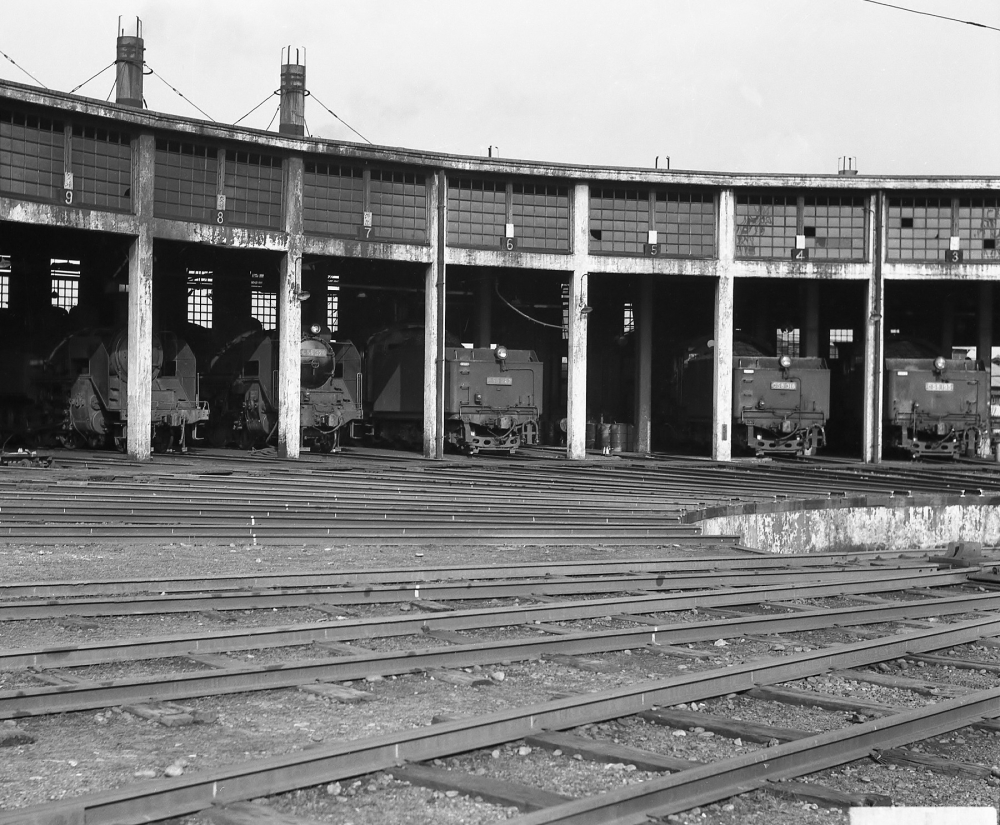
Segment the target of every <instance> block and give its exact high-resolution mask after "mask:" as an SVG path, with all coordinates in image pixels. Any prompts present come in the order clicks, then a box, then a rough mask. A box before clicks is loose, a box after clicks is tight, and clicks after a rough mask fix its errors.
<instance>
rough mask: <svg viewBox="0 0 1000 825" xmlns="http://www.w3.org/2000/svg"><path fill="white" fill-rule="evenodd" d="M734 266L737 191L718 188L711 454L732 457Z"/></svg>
mask: <svg viewBox="0 0 1000 825" xmlns="http://www.w3.org/2000/svg"><path fill="white" fill-rule="evenodd" d="M735 268H736V195H735V194H734V192H733V190H732V189H723V190H721V191H720V192H719V279H718V282H717V283H716V286H715V381H714V388H713V393H712V399H713V414H712V419H713V420H712V458H713V459H715V460H716V461H729V460H730V459H731V458H732V457H733V433H732V429H733V328H734V312H733V273H734V271H735Z"/></svg>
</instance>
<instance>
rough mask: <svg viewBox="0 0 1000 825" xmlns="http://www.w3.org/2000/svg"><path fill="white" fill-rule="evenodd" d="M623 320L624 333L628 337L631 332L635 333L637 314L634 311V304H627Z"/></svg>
mask: <svg viewBox="0 0 1000 825" xmlns="http://www.w3.org/2000/svg"><path fill="white" fill-rule="evenodd" d="M623 315H624V317H623V319H622V333H623V334H625V335H627V334H628V333H630V332H635V313H634V312H633V309H632V304H625V312H624V313H623Z"/></svg>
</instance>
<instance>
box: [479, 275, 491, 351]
mask: <svg viewBox="0 0 1000 825" xmlns="http://www.w3.org/2000/svg"><path fill="white" fill-rule="evenodd" d="M495 279H496V275H494V274H493V273H492V272H483V273H481V274H480V275H479V277H478V278H477V279H476V335H475V338H474V343H475V346H477V347H488V346H489V345H490V344H491V343H493V341H492V338H493V284H494V283H495Z"/></svg>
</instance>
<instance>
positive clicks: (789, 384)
mask: <svg viewBox="0 0 1000 825" xmlns="http://www.w3.org/2000/svg"><path fill="white" fill-rule="evenodd" d="M771 389H772V390H795V389H798V384H796V383H795V382H794V381H772V382H771Z"/></svg>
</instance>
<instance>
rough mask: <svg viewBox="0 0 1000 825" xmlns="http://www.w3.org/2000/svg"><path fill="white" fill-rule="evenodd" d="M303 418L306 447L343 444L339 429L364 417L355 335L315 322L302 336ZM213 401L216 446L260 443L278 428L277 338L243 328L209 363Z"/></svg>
mask: <svg viewBox="0 0 1000 825" xmlns="http://www.w3.org/2000/svg"><path fill="white" fill-rule="evenodd" d="M300 365H301V374H300V380H301V388H300V397H299V426H300V433H301V435H300V438H301V442H300V443H301V444H302V447H303V448H304V449H308V450H315V451H316V452H319V453H329V452H334V451H339V449H340V440H341V434H342V433H343V432H344V430H345V428H347V427H348V425H350V424H351V423H352V422H354V421H359V420H360V418H361V406H360V404H359V403H358V399H360V397H361V384H362V372H361V356H360V355H359V353H358V350H357V348H356V347H355V346H354V344H352V343H351V342H350V341H333V340H331V337H330V333H329V331H328V330H325V329H324V328H323V327H321V326H319V325H318V324H317V325H313V326H312V327H311V328H310V330H309V331H308V332H307V333H305V334H304V335H303V336H302V341H301V344H300ZM204 386H205V389H206V394H207V395H208V398H209V399H210V401H211V407H212V419H211V423H210V425H209V441H210V443H212V445H213V446H216V447H225V446H238V447H241V448H243V449H249V448H251V447H255V446H257V447H259V446H263V445H265V444H269V443H273V442H274V441H275V438H276V435H277V429H278V339H277V336H276V335H275V334H273V333H272V334H265V333H263V332H250V333H244V334H242V335H240V336H238V337H237V338H235V339H234V340H233V341H231V342H229V343H228V344H227V345H226V346H225V347H224V348H223V350H222V351H221V352H220V353H218V354H217V355H216V356H215V357H214V358H213V359H212V362H211V364H210V365H209V369H208V372H207V374H206V376H205V379H204Z"/></svg>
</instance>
